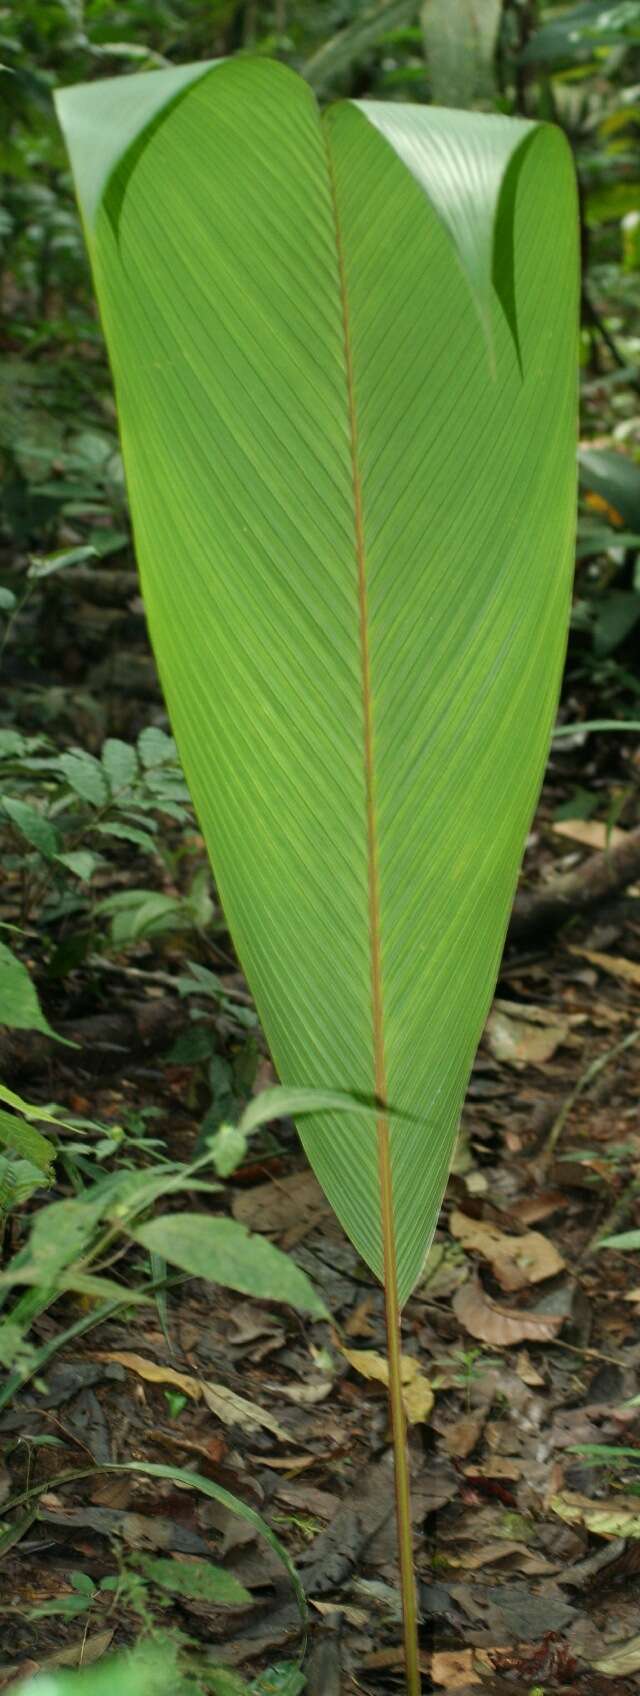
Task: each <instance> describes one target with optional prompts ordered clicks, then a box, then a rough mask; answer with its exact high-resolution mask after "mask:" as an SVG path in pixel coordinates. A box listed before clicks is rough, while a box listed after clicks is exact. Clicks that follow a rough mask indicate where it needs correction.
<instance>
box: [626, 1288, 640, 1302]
mask: <svg viewBox="0 0 640 1696" xmlns="http://www.w3.org/2000/svg"><path fill="white" fill-rule="evenodd" d="M624 1299H625V1301H640V1289H638V1290H629V1291H628V1292H627V1295H626V1296H625V1298H624Z"/></svg>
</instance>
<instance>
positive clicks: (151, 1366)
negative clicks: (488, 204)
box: [93, 1350, 202, 1402]
mask: <svg viewBox="0 0 640 1696" xmlns="http://www.w3.org/2000/svg"><path fill="white" fill-rule="evenodd" d="M93 1359H94V1360H105V1361H108V1362H109V1363H110V1364H113V1365H115V1366H124V1367H126V1369H127V1371H128V1372H135V1373H136V1374H137V1376H138V1378H144V1379H145V1380H146V1382H147V1383H148V1384H172V1385H173V1388H174V1390H181V1391H182V1394H183V1395H184V1396H189V1398H190V1400H191V1401H193V1402H198V1401H199V1400H200V1397H201V1394H202V1386H201V1384H200V1380H199V1379H198V1378H190V1377H188V1376H187V1373H186V1372H174V1369H173V1367H172V1366H161V1365H160V1366H159V1365H158V1364H157V1362H156V1361H155V1360H145V1357H144V1355H142V1354H131V1353H129V1352H128V1351H126V1350H125V1351H123V1352H121V1353H109V1352H108V1351H104V1352H101V1353H99V1354H94V1355H93Z"/></svg>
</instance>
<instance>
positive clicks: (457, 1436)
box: [443, 1414, 484, 1460]
mask: <svg viewBox="0 0 640 1696" xmlns="http://www.w3.org/2000/svg"><path fill="white" fill-rule="evenodd" d="M483 1423H484V1421H483V1419H482V1418H479V1419H478V1418H474V1416H473V1415H472V1414H469V1415H468V1416H467V1417H466V1418H465V1419H456V1420H455V1421H454V1423H453V1425H448V1426H447V1427H446V1430H445V1431H444V1433H443V1441H444V1448H445V1451H446V1453H447V1454H448V1455H451V1458H452V1459H455V1460H466V1458H467V1455H470V1454H471V1450H472V1449H475V1446H476V1443H477V1441H478V1438H479V1436H480V1432H481V1431H482V1426H483Z"/></svg>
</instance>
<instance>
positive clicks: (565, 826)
mask: <svg viewBox="0 0 640 1696" xmlns="http://www.w3.org/2000/svg"><path fill="white" fill-rule="evenodd" d="M551 829H552V831H553V834H554V836H568V838H569V841H570V842H581V843H582V844H583V846H584V847H585V848H599V849H601V848H619V847H620V844H621V843H622V842H626V841H627V838H628V835H629V832H628V831H627V830H621V829H620V827H619V825H615V824H614V826H613V828H612V829H611V830H610V829H609V827H608V825H607V824H606V823H605V821H604V820H600V819H558V820H557V823H556V824H552V826H551Z"/></svg>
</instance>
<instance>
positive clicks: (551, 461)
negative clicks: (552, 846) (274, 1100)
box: [59, 57, 577, 1301]
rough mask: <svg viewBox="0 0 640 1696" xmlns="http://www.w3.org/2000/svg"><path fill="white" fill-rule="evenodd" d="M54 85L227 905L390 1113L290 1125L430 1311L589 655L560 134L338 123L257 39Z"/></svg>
mask: <svg viewBox="0 0 640 1696" xmlns="http://www.w3.org/2000/svg"><path fill="white" fill-rule="evenodd" d="M59 106H60V112H61V116H62V120H63V125H64V128H65V130H66V134H67V139H68V142H69V146H70V150H71V156H72V162H73V166H74V171H75V175H76V182H77V187H78V192H79V197H80V201H81V205H82V209H83V215H84V220H85V228H86V233H87V239H88V243H89V247H90V251H91V256H92V262H93V267H94V275H95V279H96V284H97V289H98V295H99V300H100V305H101V310H102V314H103V319H104V324H105V329H106V333H107V339H108V343H109V348H110V354H111V359H112V364H113V369H114V373H115V379H116V388H117V398H118V406H119V414H120V424H121V432H122V439H123V446H124V456H125V462H126V467H127V476H128V482H129V491H130V497H131V504H132V510H133V518H134V528H135V534H136V543H137V552H138V558H139V562H140V568H141V573H142V582H143V590H144V594H145V598H146V605H147V610H148V615H149V621H150V627H151V633H152V638H153V642H154V646H155V651H156V654H157V657H158V662H159V666H160V672H161V676H162V680H163V684H164V688H165V692H166V696H167V702H168V706H169V710H170V714H171V718H172V723H173V728H174V730H175V733H176V738H177V741H178V745H179V749H180V754H181V758H182V760H183V763H184V767H185V772H186V775H187V778H188V781H189V784H190V788H191V791H192V794H193V798H194V801H195V804H196V809H197V811H198V814H199V817H200V820H201V824H202V827H203V830H204V833H205V835H206V838H207V842H208V845H209V849H210V852H211V858H212V862H213V866H214V870H215V874H216V879H217V883H218V887H219V890H220V894H221V897H222V900H223V903H224V905H225V908H226V912H227V917H228V919H229V922H230V925H231V929H232V932H233V935H234V937H235V941H236V944H237V947H238V951H239V953H240V957H241V959H242V961H243V963H244V966H245V969H246V971H247V975H248V977H249V980H250V983H251V985H252V988H253V991H254V993H255V997H256V1001H257V1005H258V1008H259V1012H260V1016H261V1018H262V1020H263V1023H264V1026H265V1030H266V1032H267V1036H268V1039H269V1042H270V1045H271V1049H272V1052H273V1055H274V1059H275V1062H276V1065H277V1068H278V1071H279V1073H280V1076H281V1078H282V1081H283V1084H284V1085H285V1086H286V1087H288V1088H292V1089H299V1088H301V1089H305V1088H316V1089H324V1090H327V1089H328V1090H334V1089H335V1090H337V1091H345V1090H346V1091H349V1092H352V1093H354V1094H355V1095H357V1096H359V1097H361V1098H363V1099H365V1100H366V1099H367V1098H368V1099H371V1097H372V1096H375V1097H377V1099H378V1100H379V1101H380V1103H381V1112H380V1117H379V1120H378V1125H377V1128H376V1127H375V1126H372V1125H371V1123H370V1122H369V1120H368V1119H367V1117H366V1116H365V1115H357V1114H355V1113H354V1114H353V1115H349V1114H342V1113H337V1112H335V1113H332V1112H331V1111H330V1110H327V1111H325V1112H318V1113H317V1114H311V1115H309V1117H308V1118H307V1117H306V1116H305V1118H304V1120H301V1121H300V1129H301V1134H302V1136H303V1140H304V1142H305V1146H306V1148H307V1150H308V1153H309V1156H310V1158H311V1160H312V1162H313V1164H314V1166H315V1168H316V1171H317V1173H318V1176H319V1178H320V1180H321V1182H322V1183H323V1184H324V1186H325V1188H326V1190H327V1193H328V1195H329V1197H330V1199H331V1201H332V1202H333V1204H334V1206H335V1207H336V1210H337V1212H338V1213H339V1215H340V1217H341V1219H342V1221H343V1223H344V1225H345V1227H346V1229H347V1230H348V1231H349V1233H350V1235H351V1236H352V1237H353V1240H354V1242H355V1243H356V1245H357V1247H358V1249H359V1250H360V1252H361V1253H362V1255H363V1256H364V1258H365V1259H366V1260H367V1261H368V1262H369V1264H370V1265H371V1266H372V1267H373V1269H374V1270H375V1271H376V1272H377V1273H378V1274H379V1275H383V1271H384V1259H385V1247H384V1245H383V1230H382V1221H383V1219H384V1220H385V1229H386V1236H385V1243H386V1255H387V1270H388V1269H389V1264H390V1259H389V1257H390V1256H391V1258H393V1245H392V1242H391V1236H390V1234H389V1230H388V1229H387V1228H386V1227H388V1226H389V1223H391V1224H392V1226H393V1228H394V1234H395V1244H396V1250H397V1270H398V1286H399V1293H400V1299H401V1301H404V1300H405V1299H406V1297H407V1295H408V1294H409V1292H410V1290H411V1288H412V1286H413V1284H414V1283H415V1281H416V1278H417V1277H418V1276H419V1273H420V1269H421V1266H422V1264H423V1261H424V1258H425V1254H426V1251H427V1248H428V1245H429V1242H430V1239H431V1236H432V1234H433V1230H434V1227H435V1222H436V1219H437V1214H438V1209H439V1205H440V1199H441V1195H442V1190H443V1187H444V1182H445V1178H446V1173H447V1168H448V1164H449V1159H450V1156H451V1151H452V1148H453V1144H454V1140H455V1135H456V1129H457V1124H458V1119H459V1114H460V1108H461V1104H462V1100H463V1097H464V1092H465V1088H466V1083H467V1078H468V1075H469V1070H470V1066H471V1063H472V1059H473V1054H474V1051H475V1047H476V1044H477V1041H478V1037H479V1034H480V1031H481V1029H482V1025H483V1021H484V1018H485V1015H486V1012H487V1009H488V1005H489V1001H490V997H491V992H492V988H493V983H494V980H495V976H496V972H497V968H498V964H499V959H500V952H501V947H502V942H503V937H504V933H505V929H506V924H507V918H508V913H509V908H510V904H511V900H512V896H513V891H514V887H515V882H516V877H517V870H518V864H519V860H520V856H521V852H522V846H523V842H524V839H525V836H526V832H527V830H528V827H529V822H530V819H531V815H532V812H533V808H534V805H535V801H536V797H537V793H538V788H539V785H540V781H541V777H542V772H543V768H544V762H545V757H546V752H547V746H548V742H549V737H550V733H551V728H552V724H553V717H554V710H555V705H556V700H557V695H558V687H559V679H560V671H561V666H562V659H563V654H564V646H565V632H566V622H567V610H568V602H569V590H570V576H571V558H572V544H573V532H574V501H575V453H574V447H575V392H576V300H577V277H576V272H577V262H576V228H577V223H576V207H575V194H574V185H573V179H572V170H571V165H570V158H569V152H568V148H567V146H566V143H565V141H564V139H563V137H562V136H561V135H560V134H559V132H557V131H554V130H553V129H552V128H548V127H546V126H543V125H541V126H538V125H531V124H527V123H524V122H516V121H514V120H510V119H506V118H503V117H501V116H490V117H487V116H478V115H476V114H470V113H460V112H449V111H444V110H439V109H437V108H420V107H414V106H410V105H402V106H393V105H391V104H384V105H376V104H375V103H363V104H357V103H352V102H343V103H341V104H338V105H337V106H335V107H333V108H331V109H330V110H329V111H328V112H327V113H326V114H325V115H324V116H323V117H321V116H320V113H319V110H318V107H317V105H316V102H315V99H314V97H313V95H312V93H311V91H310V90H309V88H308V87H307V86H306V85H305V84H304V83H303V82H302V81H301V80H299V79H298V78H296V77H295V76H294V75H293V74H292V73H291V72H290V71H288V70H287V69H285V68H284V67H282V66H278V65H274V64H271V63H269V62H267V61H264V60H261V59H251V58H249V57H241V58H239V59H237V60H231V61H227V62H224V63H221V64H219V65H218V66H215V67H210V66H206V65H202V64H199V65H195V66H191V67H181V68H180V69H179V70H168V71H159V72H157V73H156V72H154V73H152V74H147V75H145V76H130V77H127V78H126V79H120V80H119V81H117V82H109V81H107V82H101V83H99V84H93V85H92V86H91V87H90V89H83V88H79V89H71V90H68V89H67V90H65V91H63V93H62V94H61V95H60V96H59ZM141 752H142V750H141ZM143 758H144V754H143ZM68 775H70V774H68ZM385 1103H388V1104H390V1105H391V1106H392V1107H393V1108H394V1109H396V1110H397V1111H398V1114H399V1117H398V1119H397V1121H396V1120H394V1119H388V1118H387V1117H386V1116H385V1114H384V1111H383V1107H384V1104H385ZM405 1115H406V1119H405V1117H404V1116H405ZM389 1151H390V1164H389ZM379 1162H380V1164H379ZM381 1175H382V1183H381ZM391 1193H392V1194H393V1200H392V1205H391ZM381 1196H382V1203H381Z"/></svg>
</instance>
